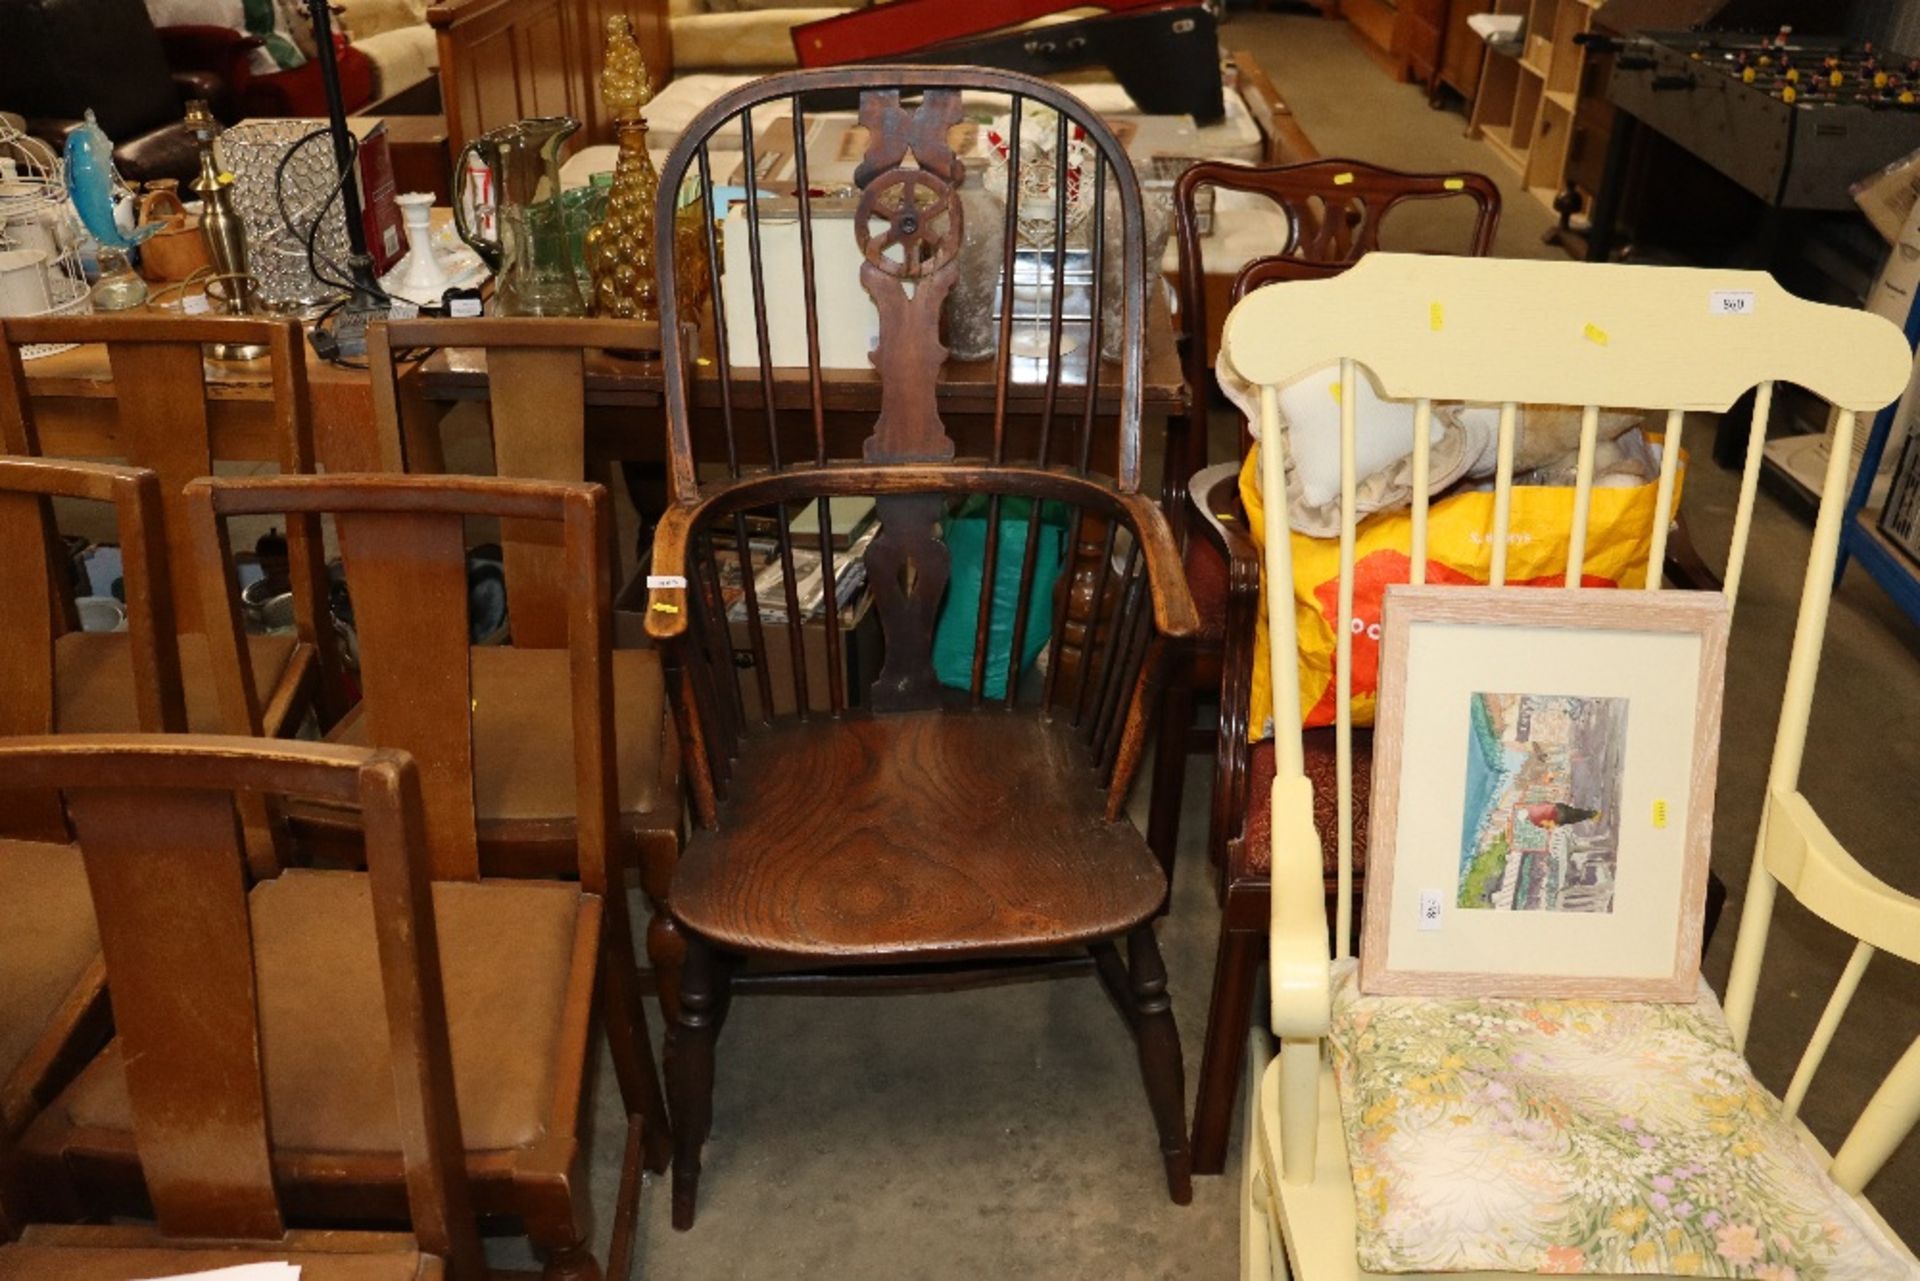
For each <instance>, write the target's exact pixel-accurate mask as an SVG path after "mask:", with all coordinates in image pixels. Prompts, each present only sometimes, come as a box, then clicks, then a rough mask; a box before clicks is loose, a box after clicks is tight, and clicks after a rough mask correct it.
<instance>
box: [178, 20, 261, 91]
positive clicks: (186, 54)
mask: <svg viewBox="0 0 1920 1281" xmlns="http://www.w3.org/2000/svg"><path fill="white" fill-rule="evenodd" d="M157 34H158V35H159V37H160V48H161V49H162V50H163V51H164V52H165V53H166V55H167V65H168V66H169V67H172V68H173V69H174V70H175V71H176V72H178V71H211V72H212V73H213V74H215V75H217V76H224V77H226V78H228V79H232V78H233V76H234V72H235V70H236V64H238V67H237V69H239V70H245V69H246V68H247V66H248V65H249V55H250V54H251V53H252V52H253V51H254V50H255V49H258V48H259V47H260V46H261V44H262V43H263V41H262V40H261V39H260V37H259V36H253V35H248V34H247V33H246V32H244V31H232V30H229V29H228V28H226V27H213V26H185V27H161V28H160V29H159V31H158V33H157Z"/></svg>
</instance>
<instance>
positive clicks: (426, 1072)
mask: <svg viewBox="0 0 1920 1281" xmlns="http://www.w3.org/2000/svg"><path fill="white" fill-rule="evenodd" d="M16 787H30V788H39V789H46V790H49V791H52V790H55V789H57V790H58V791H60V792H62V793H64V794H65V796H66V797H67V802H68V806H69V809H70V812H71V813H72V815H73V822H74V826H75V828H76V829H77V831H78V844H77V848H76V849H75V850H74V851H73V857H74V858H75V859H76V860H80V861H84V864H85V872H84V876H83V878H82V886H81V894H82V896H83V898H84V897H86V896H87V895H88V893H89V891H90V893H91V900H92V902H91V906H92V910H93V913H94V914H95V915H96V916H97V918H98V920H99V923H100V946H101V948H102V950H103V951H104V953H105V956H106V968H107V972H108V974H109V975H110V976H111V978H112V982H113V1014H114V1025H115V1031H116V1042H115V1046H114V1048H113V1049H111V1050H109V1051H108V1053H107V1056H106V1057H104V1058H102V1059H100V1060H97V1061H96V1063H95V1065H94V1067H93V1068H92V1069H90V1075H93V1074H98V1073H99V1072H100V1071H101V1070H102V1068H103V1065H104V1064H106V1063H107V1062H108V1061H109V1060H111V1061H112V1062H113V1063H114V1064H115V1068H114V1070H115V1072H116V1073H118V1072H119V1066H118V1065H119V1064H122V1063H124V1064H125V1065H127V1070H126V1071H125V1073H124V1077H123V1079H122V1080H121V1081H119V1082H117V1083H116V1089H117V1091H118V1095H119V1097H118V1099H117V1101H116V1103H115V1106H116V1107H117V1108H118V1109H119V1110H122V1111H124V1112H125V1113H126V1114H128V1116H129V1117H130V1118H131V1126H130V1129H131V1133H127V1132H126V1131H125V1130H124V1129H123V1130H118V1131H116V1132H114V1133H113V1134H112V1135H111V1137H110V1138H109V1139H108V1141H107V1143H106V1144H105V1146H106V1148H107V1149H108V1151H107V1152H106V1153H103V1154H101V1155H102V1159H103V1160H104V1161H106V1162H108V1163H115V1164H120V1165H121V1166H122V1171H121V1172H122V1179H121V1182H122V1183H124V1184H127V1185H129V1186H130V1188H131V1190H133V1191H134V1193H135V1194H136V1195H137V1199H138V1200H140V1201H141V1202H143V1203H144V1204H142V1205H141V1206H140V1207H139V1208H140V1210H142V1211H143V1212H150V1213H151V1215H152V1217H153V1218H154V1220H155V1223H154V1224H153V1225H152V1226H140V1225H134V1224H103V1223H93V1224H86V1225H75V1226H68V1225H55V1224H51V1223H48V1224H44V1225H39V1226H30V1227H28V1228H27V1229H26V1231H25V1233H24V1235H23V1237H22V1239H21V1240H20V1241H18V1242H17V1243H14V1244H4V1245H0V1278H6V1279H7V1281H15V1279H16V1278H19V1279H21V1281H26V1279H27V1278H32V1279H34V1281H40V1279H41V1278H47V1277H71V1278H88V1279H90V1281H94V1279H97V1281H132V1279H133V1278H141V1277H151V1276H156V1275H161V1274H168V1275H171V1274H177V1273H185V1272H188V1271H194V1272H198V1271H200V1270H203V1269H212V1268H224V1267H232V1266H237V1265H239V1264H244V1263H251V1262H270V1261H284V1262H289V1263H294V1264H297V1265H298V1266H299V1268H300V1273H301V1275H302V1276H303V1277H306V1278H308V1279H309V1281H385V1279H386V1278H392V1279H393V1281H424V1279H425V1278H439V1277H449V1278H452V1279H453V1281H484V1279H485V1277H486V1276H487V1271H486V1265H485V1260H484V1259H483V1258H482V1256H481V1253H480V1242H479V1238H478V1236H477V1235H476V1233H475V1230H474V1218H473V1210H472V1206H471V1203H470V1199H469V1195H468V1188H467V1175H466V1172H465V1171H464V1170H463V1169H462V1168H461V1165H460V1157H459V1154H460V1152H461V1150H462V1149H461V1139H460V1118H459V1115H458V1113H457V1112H456V1110H455V1107H454V1092H453V1087H454V1075H455V1070H454V1060H453V1057H452V1056H451V1055H450V1053H449V1049H448V1038H447V1013H448V1007H449V997H448V995H447V993H446V992H445V991H443V988H442V983H441V977H440V969H441V940H442V939H443V938H445V937H447V936H448V935H449V934H450V933H451V931H450V930H449V929H448V924H449V923H448V922H447V921H446V920H445V916H447V915H453V913H449V912H447V910H446V905H445V904H444V903H442V902H436V899H437V898H438V894H437V893H436V892H435V889H436V887H434V886H433V884H432V882H431V879H430V876H429V869H428V865H427V858H426V849H425V844H424V841H423V839H422V836H423V832H422V827H423V822H422V819H423V816H422V812H421V807H420V790H419V786H418V775H417V771H416V770H415V767H414V764H413V762H412V761H411V760H409V759H408V758H406V757H405V756H403V755H400V754H398V753H393V752H367V751H360V750H353V749H346V748H338V747H326V746H320V745H317V744H308V743H302V744H293V743H281V742H272V741H262V740H257V739H254V740H248V739H233V738H219V737H212V736H204V735H194V736H180V735H166V736H162V735H145V734H143V735H112V736H97V737H81V736H74V737H71V738H69V737H60V738H16V739H8V740H5V741H0V789H6V790H8V791H11V789H13V788H16ZM240 794H248V795H261V794H305V795H313V796H326V797H330V798H333V799H334V800H336V801H339V802H342V803H352V804H355V805H358V806H360V807H361V809H362V811H363V812H364V813H365V814H366V816H367V829H368V840H367V845H368V864H369V872H368V875H367V876H366V877H364V878H362V879H361V883H360V884H359V885H358V887H357V889H356V893H355V895H354V896H353V897H352V900H351V902H349V903H347V904H345V905H344V906H345V911H343V912H342V913H340V914H339V915H337V916H335V917H334V918H333V919H332V920H330V921H327V922H320V921H315V920H301V919H300V917H301V916H302V914H303V909H302V908H300V907H296V906H295V905H294V904H292V903H290V902H288V901H287V899H288V897H289V896H287V895H285V894H283V893H280V892H279V891H281V890H283V889H284V888H285V887H283V886H281V885H280V884H279V883H277V882H275V881H273V880H265V881H258V882H256V883H254V884H252V885H251V887H249V877H248V874H247V871H248V869H247V859H246V856H245V853H244V851H243V848H242V842H241V841H240V839H239V823H238V821H237V816H236V813H235V805H234V799H235V797H236V796H237V795H240ZM320 924H325V925H327V926H328V927H329V928H330V929H332V930H337V934H335V935H334V936H333V937H331V938H329V939H327V940H326V945H327V946H328V947H330V948H332V949H334V954H335V955H339V954H340V953H344V952H354V951H357V952H359V953H361V954H363V955H364V956H365V958H366V964H365V965H364V967H361V968H359V969H356V970H355V971H354V973H353V974H352V976H351V978H344V977H342V976H337V975H336V976H335V978H334V979H333V980H331V981H333V982H338V983H341V984H342V985H343V986H350V987H351V988H352V992H351V1002H352V1004H353V1005H354V1007H355V1013H356V1015H358V1016H359V1019H360V1024H359V1030H361V1031H364V1032H365V1034H366V1035H367V1036H368V1037H369V1038H370V1040H369V1044H368V1045H367V1046H366V1047H365V1049H366V1054H365V1055H364V1057H363V1058H361V1059H360V1060H359V1061H358V1062H353V1063H351V1064H346V1063H343V1064H341V1065H340V1066H341V1067H343V1068H345V1067H349V1066H351V1067H358V1068H366V1069H368V1073H367V1076H366V1078H365V1079H363V1080H357V1081H354V1082H352V1083H351V1084H350V1085H347V1086H345V1089H346V1090H348V1091H350V1092H353V1093H355V1094H357V1095H360V1096H363V1101H364V1104H365V1106H366V1108H367V1110H368V1111H367V1118H368V1119H369V1120H371V1121H373V1122H374V1124H373V1125H370V1126H369V1129H370V1130H377V1131H378V1132H379V1133H381V1134H382V1135H384V1136H389V1137H390V1138H391V1141H392V1145H393V1151H394V1153H395V1155H394V1157H393V1158H392V1165H393V1177H394V1180H395V1182H396V1183H397V1184H398V1186H399V1187H400V1188H402V1189H403V1190H404V1197H403V1199H402V1200H401V1202H400V1204H401V1206H402V1207H403V1211H404V1215H405V1217H406V1219H407V1221H408V1222H409V1224H410V1228H411V1230H410V1231H408V1232H405V1233H396V1232H385V1233H376V1232H342V1231H338V1230H331V1229H329V1230H318V1231H316V1230H298V1229H290V1228H289V1227H288V1221H289V1219H290V1218H293V1217H295V1216H297V1215H298V1214H300V1213H301V1211H300V1209H299V1202H300V1193H299V1187H300V1178H301V1173H302V1171H303V1169H304V1168H306V1167H309V1166H311V1165H313V1164H315V1162H314V1159H313V1156H312V1154H311V1153H308V1152H303V1151H301V1150H300V1148H301V1142H300V1136H301V1132H302V1130H303V1129H305V1128H307V1127H305V1126H302V1125H299V1124H289V1121H288V1117H287V1115H286V1106H287V1105H286V1103H285V1101H284V1100H283V1099H282V1098H281V1097H280V1094H279V1090H280V1089H282V1088H283V1086H284V1077H283V1076H282V1074H281V1072H280V1071H279V1070H277V1069H280V1068H282V1067H283V1062H282V1060H281V1059H280V1057H279V1056H280V1054H282V1053H284V1045H285V1040H284V1038H285V1036H286V1033H287V1032H288V1031H290V1030H291V1031H294V1032H296V1034H297V1032H298V1031H299V1029H297V1028H294V1029H290V1028H289V1027H288V1026H287V1024H288V1022H289V1021H290V1020H292V1021H298V1020H300V1019H302V1017H303V1015H304V1013H307V1012H310V1011H311V1009H312V1007H311V1006H305V1003H304V1002H303V1000H302V992H303V989H306V988H308V987H310V986H315V985H318V984H316V974H315V971H313V970H311V969H308V968H305V967H303V966H300V965H298V964H297V963H295V962H297V959H298V958H297V956H296V953H295V952H294V951H293V950H292V949H291V948H290V947H289V946H288V944H289V942H290V941H291V940H292V939H295V938H298V937H299V936H301V935H302V933H303V932H305V931H311V930H312V928H313V927H314V926H315V925H320ZM319 941H320V940H319V939H317V938H316V937H315V936H313V935H312V934H311V933H308V934H307V942H308V943H310V944H311V943H317V942H319ZM451 946H452V945H451V943H449V950H451ZM308 959H309V960H314V959H320V958H319V957H315V956H309V958H308ZM327 981H329V980H321V981H320V982H321V983H325V982H327ZM458 983H459V980H458V978H451V979H450V981H449V983H448V985H447V986H448V987H457V986H458ZM451 1003H452V1005H453V1006H454V1008H455V1009H457V1008H458V1004H459V1001H458V998H457V997H455V998H453V1000H452V1002H451ZM303 1006H304V1009H303ZM136 1065H137V1067H136ZM263 1069H264V1070H263ZM88 1088H89V1081H88V1079H87V1078H86V1077H83V1078H82V1080H81V1081H80V1082H79V1083H77V1084H76V1085H75V1086H74V1087H73V1088H72V1089H71V1090H69V1091H68V1092H67V1093H66V1094H64V1095H63V1096H62V1097H61V1099H60V1100H59V1101H57V1102H56V1103H55V1104H54V1107H53V1108H52V1109H50V1110H49V1111H48V1112H47V1113H46V1114H43V1117H42V1122H48V1121H50V1122H52V1123H53V1124H52V1127H51V1128H59V1126H60V1116H59V1114H60V1113H61V1112H62V1111H63V1110H65V1109H69V1108H72V1107H75V1106H77V1103H78V1097H79V1096H80V1095H82V1094H84V1093H85V1092H86V1091H87V1090H88ZM36 1124H37V1125H38V1124H39V1123H36ZM34 1141H35V1140H34V1137H33V1135H32V1133H31V1132H30V1135H29V1138H28V1141H27V1142H28V1145H29V1146H31V1145H32V1144H33V1143H34ZM359 1159H362V1160H364V1159H366V1158H364V1157H362V1158H359ZM68 1168H72V1167H64V1164H63V1163H58V1162H56V1163H54V1164H52V1165H50V1166H48V1167H46V1168H44V1169H43V1170H41V1171H39V1174H40V1176H41V1177H40V1182H41V1195H42V1196H43V1197H45V1198H46V1199H47V1200H48V1201H49V1202H50V1203H52V1204H53V1205H54V1206H55V1207H56V1208H58V1209H62V1210H68V1211H70V1210H72V1209H73V1208H74V1202H73V1200H72V1198H71V1197H70V1196H69V1195H68V1189H66V1188H64V1187H61V1186H60V1185H62V1184H64V1183H65V1182H66V1177H67V1170H68ZM62 1202H65V1204H64V1205H62V1204H61V1203H62Z"/></svg>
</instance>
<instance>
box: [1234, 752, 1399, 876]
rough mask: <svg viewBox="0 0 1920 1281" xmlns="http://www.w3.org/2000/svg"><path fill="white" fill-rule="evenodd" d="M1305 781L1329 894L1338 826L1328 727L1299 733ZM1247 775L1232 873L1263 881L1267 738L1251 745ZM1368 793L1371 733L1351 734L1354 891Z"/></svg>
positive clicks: (1269, 814) (1268, 857)
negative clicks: (1302, 741) (1243, 824)
mask: <svg viewBox="0 0 1920 1281" xmlns="http://www.w3.org/2000/svg"><path fill="white" fill-rule="evenodd" d="M1304 737H1305V747H1306V758H1305V762H1304V763H1305V765H1306V771H1307V777H1308V778H1310V779H1312V780H1313V826H1314V828H1315V829H1316V830H1317V831H1318V832H1319V833H1320V849H1321V854H1322V857H1323V859H1324V860H1325V865H1326V869H1327V890H1328V892H1329V893H1331V892H1332V891H1333V887H1334V882H1335V879H1336V877H1337V875H1338V867H1337V864H1336V861H1335V860H1336V859H1337V858H1338V857H1339V856H1338V853H1337V849H1338V847H1337V845H1336V840H1337V836H1338V829H1337V827H1336V824H1337V823H1338V822H1339V795H1340V792H1339V788H1338V787H1336V786H1335V770H1336V768H1337V765H1336V762H1335V759H1334V750H1335V749H1334V732H1333V730H1332V729H1330V728H1321V729H1310V730H1308V731H1307V732H1306V734H1305V736H1304ZM1247 773H1248V775H1249V781H1248V785H1247V825H1246V828H1245V831H1244V834H1243V839H1242V841H1241V843H1240V847H1239V857H1238V858H1237V859H1236V860H1235V863H1234V867H1233V873H1234V876H1235V877H1236V878H1239V877H1264V876H1266V875H1267V874H1268V872H1269V871H1270V870H1271V869H1272V867H1273V810H1272V807H1271V806H1269V805H1268V804H1267V803H1266V797H1267V795H1268V793H1270V792H1271V791H1272V790H1273V775H1274V757H1273V740H1272V739H1270V738H1269V739H1265V740H1263V741H1261V742H1259V743H1257V744H1255V745H1254V749H1253V760H1252V763H1251V764H1250V765H1249V767H1248V770H1247ZM1372 794H1373V731H1372V730H1370V729H1360V728H1355V730H1354V731H1353V880H1354V885H1355V886H1356V887H1358V886H1359V885H1360V884H1361V878H1362V876H1363V874H1364V871H1365V868H1366V854H1367V812H1368V811H1369V810H1370V809H1372V805H1371V804H1370V803H1369V802H1370V800H1371V797H1372Z"/></svg>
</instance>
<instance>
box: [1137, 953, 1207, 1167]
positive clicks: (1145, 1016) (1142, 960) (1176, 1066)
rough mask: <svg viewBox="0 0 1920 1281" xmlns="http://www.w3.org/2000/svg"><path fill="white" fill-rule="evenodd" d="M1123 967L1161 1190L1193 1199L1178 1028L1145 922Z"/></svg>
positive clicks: (1162, 967)
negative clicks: (1163, 1173)
mask: <svg viewBox="0 0 1920 1281" xmlns="http://www.w3.org/2000/svg"><path fill="white" fill-rule="evenodd" d="M1127 969H1128V972H1129V974H1130V975H1131V978H1132V984H1133V1011H1134V1041H1135V1043H1136V1044H1137V1045H1138V1046H1139V1050H1140V1075H1141V1076H1142V1077H1144V1078H1145V1079H1146V1083H1147V1102H1148V1104H1149V1105H1150V1106H1151V1107H1152V1108H1153V1121H1154V1124H1155V1125H1156V1126H1157V1127H1158V1128H1159V1130H1160V1155H1161V1159H1162V1160H1163V1161H1164V1162H1165V1163H1166V1167H1167V1195H1168V1196H1170V1197H1172V1198H1173V1202H1174V1204H1175V1205H1186V1204H1187V1203H1189V1202H1190V1201H1192V1200H1193V1154H1192V1151H1191V1149H1189V1148H1188V1146H1187V1114H1186V1104H1187V1083H1186V1076H1185V1072H1184V1069H1183V1068H1182V1067H1181V1064H1180V1031H1179V1029H1178V1028H1176V1027H1175V1026H1174V1022H1173V999H1172V998H1171V997H1169V996H1168V995H1167V967H1166V965H1165V963H1164V962H1162V961H1161V959H1160V945H1159V943H1157V942H1156V941H1155V940H1154V937H1153V926H1152V924H1151V923H1149V924H1145V925H1140V926H1136V927H1135V928H1134V930H1133V933H1131V934H1129V935H1128V936H1127Z"/></svg>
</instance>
